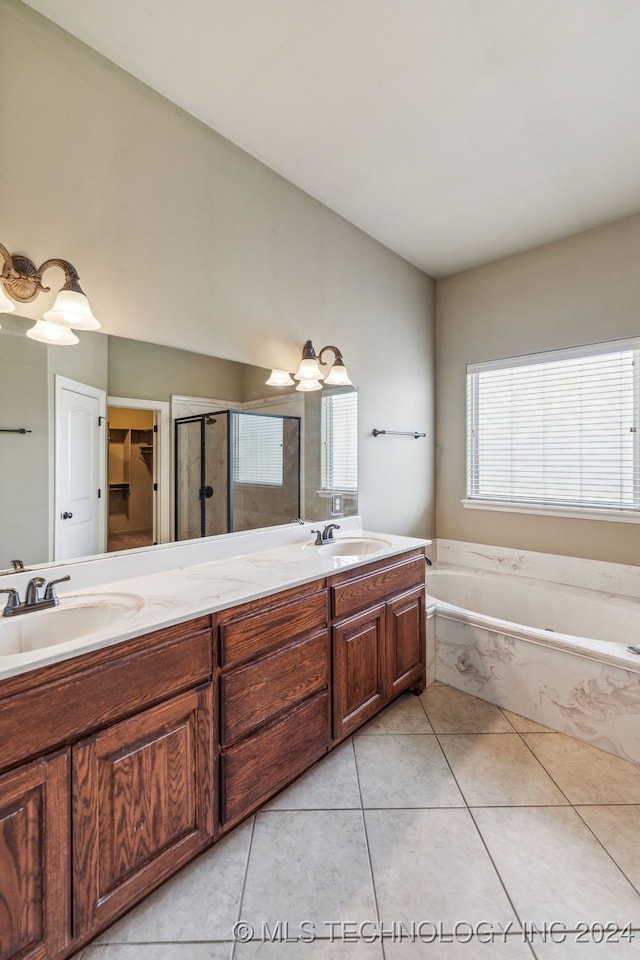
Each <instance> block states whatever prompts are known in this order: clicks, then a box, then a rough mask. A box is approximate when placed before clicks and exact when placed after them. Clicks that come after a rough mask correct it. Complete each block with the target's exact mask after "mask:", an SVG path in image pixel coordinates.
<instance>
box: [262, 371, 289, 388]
mask: <svg viewBox="0 0 640 960" xmlns="http://www.w3.org/2000/svg"><path fill="white" fill-rule="evenodd" d="M266 383H267V386H269V387H289V386H291V384H292V383H293V379H292V377H291V374H290V373H288V372H287V371H286V370H275V369H274V370H272V371H271V376H270V377H269V379H268V380H267V381H266Z"/></svg>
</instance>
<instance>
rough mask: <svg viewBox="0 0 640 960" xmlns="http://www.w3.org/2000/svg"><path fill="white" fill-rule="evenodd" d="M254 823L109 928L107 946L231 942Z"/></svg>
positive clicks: (105, 936)
mask: <svg viewBox="0 0 640 960" xmlns="http://www.w3.org/2000/svg"><path fill="white" fill-rule="evenodd" d="M251 827H252V822H251V821H247V822H246V823H243V824H241V825H240V826H239V827H237V828H236V829H235V830H234V831H233V833H230V834H229V836H228V837H225V838H224V839H223V840H221V841H220V842H219V843H217V844H216V845H215V846H214V847H212V848H211V849H210V850H207V851H206V852H205V853H203V854H202V855H201V856H199V857H198V859H197V860H194V861H193V862H192V863H190V864H188V866H186V867H185V868H184V870H181V871H180V873H178V874H177V875H176V876H175V877H173V878H172V879H171V880H168V881H167V882H166V883H165V884H163V886H162V887H160V888H159V889H158V890H156V891H155V893H152V894H151V895H150V896H148V897H147V898H146V900H144V901H143V902H142V903H141V904H140V906H138V907H135V908H134V909H133V910H131V911H130V913H128V914H127V915H126V916H125V917H123V918H122V920H119V921H118V922H117V923H115V924H114V925H113V926H112V927H109V929H108V930H106V931H105V932H104V933H103V934H102V935H101V936H100V938H99V940H100V942H106V943H156V942H159V941H166V942H178V941H188V940H230V939H231V936H232V933H231V931H232V927H233V924H234V923H235V921H236V920H237V919H238V907H239V904H240V896H241V894H242V884H243V881H244V876H245V870H246V866H247V859H248V855H249V843H250V840H251Z"/></svg>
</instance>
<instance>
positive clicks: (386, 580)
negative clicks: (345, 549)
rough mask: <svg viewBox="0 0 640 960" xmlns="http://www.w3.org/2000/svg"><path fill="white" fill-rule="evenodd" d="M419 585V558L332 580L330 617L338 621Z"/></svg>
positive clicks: (421, 580)
mask: <svg viewBox="0 0 640 960" xmlns="http://www.w3.org/2000/svg"><path fill="white" fill-rule="evenodd" d="M423 583H424V557H423V556H419V557H416V558H415V559H411V560H404V561H402V562H400V563H395V564H390V565H389V566H383V567H378V568H376V569H374V570H372V571H371V572H370V573H364V574H362V575H361V576H359V577H358V576H356V577H352V578H350V579H344V578H342V577H341V578H340V579H337V578H334V579H333V581H332V583H331V603H332V609H333V616H334V617H335V619H336V620H341V619H342V618H343V617H348V616H350V614H352V613H355V612H356V611H357V610H363V609H364V608H365V607H370V606H373V605H374V604H376V603H380V602H381V601H384V600H387V599H389V598H390V597H391V596H392V595H393V594H395V593H401V592H402V591H404V590H408V589H409V588H410V587H414V586H419V585H421V584H423Z"/></svg>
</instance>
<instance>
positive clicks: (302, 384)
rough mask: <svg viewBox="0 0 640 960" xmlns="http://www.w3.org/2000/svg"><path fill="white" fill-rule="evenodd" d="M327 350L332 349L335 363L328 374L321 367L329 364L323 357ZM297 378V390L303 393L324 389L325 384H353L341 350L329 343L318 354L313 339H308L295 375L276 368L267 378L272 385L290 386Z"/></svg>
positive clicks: (326, 385) (331, 385)
mask: <svg viewBox="0 0 640 960" xmlns="http://www.w3.org/2000/svg"><path fill="white" fill-rule="evenodd" d="M325 350H330V351H331V352H332V353H333V364H332V366H331V370H330V371H329V373H328V374H327V375H326V376H325V375H324V373H323V372H322V370H321V369H320V367H321V366H323V367H326V366H327V362H326V360H323V359H322V354H323V353H324V352H325ZM295 380H297V381H298V385H297V387H296V390H300V391H301V392H303V393H310V392H311V391H312V390H322V387H323V386H325V387H346V386H349V385H350V384H351V380H350V379H349V374H348V373H347V368H346V367H345V365H344V360H343V359H342V353H341V352H340V350H339V349H338V348H337V347H334V346H332V345H331V344H328V345H327V346H326V347H323V348H322V350H320V352H319V353H317V354H316V352H315V350H314V349H313V344H312V343H311V340H307V342H306V343H305V345H304V347H303V348H302V359H301V360H300V366H299V367H298V369H297V371H296V372H295V373H294V374H293V377H292V376H291V374H290V373H288V372H287V371H286V370H275V369H274V370H272V371H271V376H270V377H269V379H268V380H267V384H268V385H269V386H270V387H288V386H291V385H292V384H293V383H294V381H295ZM321 381H324V383H321Z"/></svg>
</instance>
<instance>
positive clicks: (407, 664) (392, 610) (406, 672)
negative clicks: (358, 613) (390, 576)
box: [386, 587, 426, 698]
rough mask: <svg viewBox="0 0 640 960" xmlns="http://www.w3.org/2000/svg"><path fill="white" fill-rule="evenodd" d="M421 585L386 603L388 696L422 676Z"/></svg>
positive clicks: (423, 657) (423, 652)
mask: <svg viewBox="0 0 640 960" xmlns="http://www.w3.org/2000/svg"><path fill="white" fill-rule="evenodd" d="M425 615H426V611H425V601H424V588H423V587H418V588H417V589H415V590H411V591H410V592H409V593H404V594H402V596H400V597H396V599H395V600H390V601H389V603H388V604H387V636H386V643H387V683H388V690H387V696H388V697H389V698H391V697H395V696H396V695H397V694H398V693H401V692H402V691H403V690H406V689H407V688H408V687H410V686H412V685H413V684H415V683H418V682H419V681H420V680H421V679H422V680H424V670H425V659H426V637H425V629H426V620H425Z"/></svg>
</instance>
